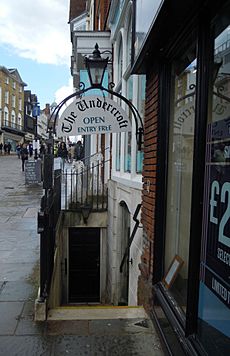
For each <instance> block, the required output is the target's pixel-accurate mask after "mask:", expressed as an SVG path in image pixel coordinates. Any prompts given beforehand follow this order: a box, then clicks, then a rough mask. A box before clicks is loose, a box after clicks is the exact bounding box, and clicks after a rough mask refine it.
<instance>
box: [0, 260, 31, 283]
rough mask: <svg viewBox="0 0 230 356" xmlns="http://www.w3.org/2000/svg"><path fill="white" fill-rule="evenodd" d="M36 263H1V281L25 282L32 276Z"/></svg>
mask: <svg viewBox="0 0 230 356" xmlns="http://www.w3.org/2000/svg"><path fill="white" fill-rule="evenodd" d="M33 267H34V263H0V280H2V281H5V280H6V281H17V280H25V278H28V277H29V276H30V274H31V271H32V270H33Z"/></svg>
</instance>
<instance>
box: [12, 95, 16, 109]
mask: <svg viewBox="0 0 230 356" xmlns="http://www.w3.org/2000/svg"><path fill="white" fill-rule="evenodd" d="M15 106H16V96H15V95H12V107H13V108H15Z"/></svg>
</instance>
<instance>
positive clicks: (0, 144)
mask: <svg viewBox="0 0 230 356" xmlns="http://www.w3.org/2000/svg"><path fill="white" fill-rule="evenodd" d="M2 149H3V144H2V142H1V143H0V154H1V155H2Z"/></svg>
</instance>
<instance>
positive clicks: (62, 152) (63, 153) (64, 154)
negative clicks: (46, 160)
mask: <svg viewBox="0 0 230 356" xmlns="http://www.w3.org/2000/svg"><path fill="white" fill-rule="evenodd" d="M58 157H60V158H61V159H62V170H64V166H65V161H66V160H67V159H68V150H67V147H66V144H65V142H61V144H60V146H59V147H58Z"/></svg>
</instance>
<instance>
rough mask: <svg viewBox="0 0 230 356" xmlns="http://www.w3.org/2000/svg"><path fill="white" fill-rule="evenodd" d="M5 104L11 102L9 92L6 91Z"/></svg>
mask: <svg viewBox="0 0 230 356" xmlns="http://www.w3.org/2000/svg"><path fill="white" fill-rule="evenodd" d="M5 104H9V92H8V91H5Z"/></svg>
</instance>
